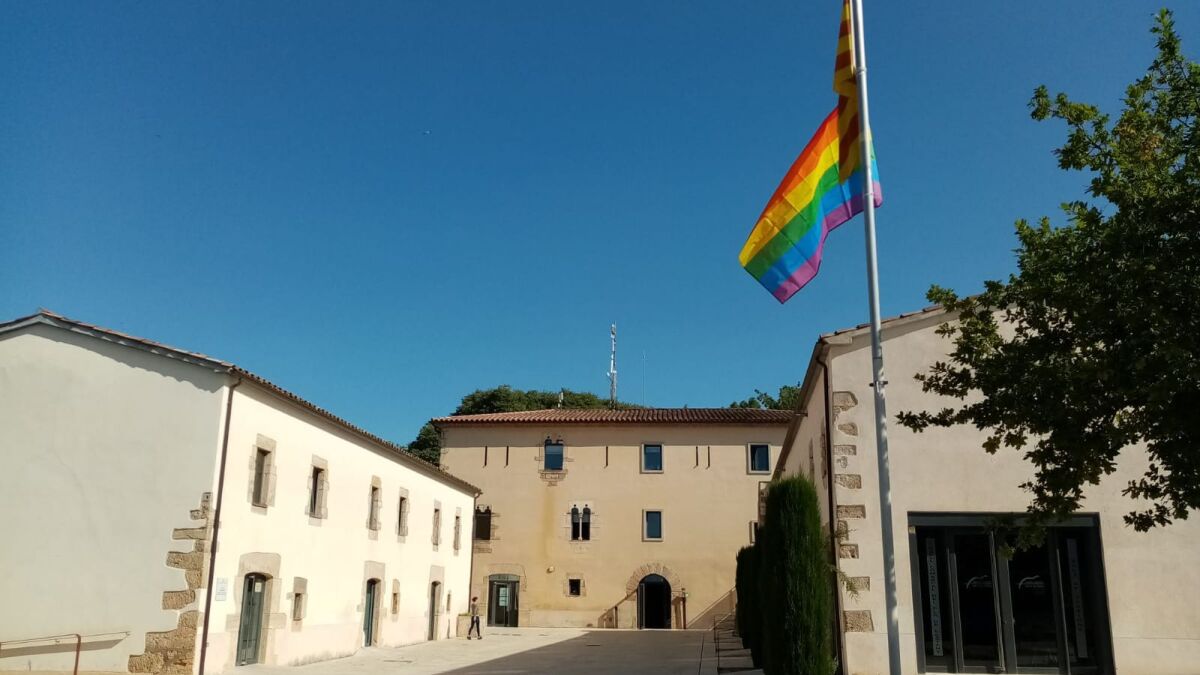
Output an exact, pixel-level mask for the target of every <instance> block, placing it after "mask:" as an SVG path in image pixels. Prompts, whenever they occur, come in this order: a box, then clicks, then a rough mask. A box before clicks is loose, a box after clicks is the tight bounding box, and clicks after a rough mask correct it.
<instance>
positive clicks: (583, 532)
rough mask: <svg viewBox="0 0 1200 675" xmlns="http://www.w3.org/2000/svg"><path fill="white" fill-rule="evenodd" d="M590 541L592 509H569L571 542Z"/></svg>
mask: <svg viewBox="0 0 1200 675" xmlns="http://www.w3.org/2000/svg"><path fill="white" fill-rule="evenodd" d="M591 539H592V507H590V506H585V507H583V510H580V509H579V507H578V506H572V507H571V541H590V540H591Z"/></svg>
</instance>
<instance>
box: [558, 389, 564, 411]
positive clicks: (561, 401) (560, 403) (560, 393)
mask: <svg viewBox="0 0 1200 675" xmlns="http://www.w3.org/2000/svg"><path fill="white" fill-rule="evenodd" d="M562 405H563V390H562V389H559V390H558V407H560V408H561V407H562Z"/></svg>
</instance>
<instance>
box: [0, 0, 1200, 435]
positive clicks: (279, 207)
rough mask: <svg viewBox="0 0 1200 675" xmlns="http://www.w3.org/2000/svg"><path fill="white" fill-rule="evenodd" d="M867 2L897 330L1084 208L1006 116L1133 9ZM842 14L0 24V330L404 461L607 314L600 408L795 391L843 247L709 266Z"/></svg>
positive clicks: (1100, 65) (1107, 95)
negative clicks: (768, 265)
mask: <svg viewBox="0 0 1200 675" xmlns="http://www.w3.org/2000/svg"><path fill="white" fill-rule="evenodd" d="M1174 4H1175V9H1176V10H1177V21H1178V25H1179V28H1180V30H1181V32H1182V33H1183V36H1184V40H1185V48H1186V49H1187V50H1188V52H1189V53H1191V54H1196V53H1197V51H1196V45H1197V43H1198V41H1200V7H1196V6H1195V4H1194V3H1182V2H1176V3H1174ZM647 5H650V6H649V7H648V6H647ZM866 5H867V9H866V11H867V22H866V29H867V40H868V56H869V65H870V75H871V80H870V81H871V94H872V97H871V111H872V115H873V121H874V132H875V138H876V150H877V154H878V159H879V166H880V171H881V174H882V180H883V185H884V191H885V195H886V202H885V204H884V207H883V209H882V210H880V212H879V227H880V231H879V247H880V248H879V254H880V267H881V269H880V272H881V281H882V300H883V308H884V312H885V314H895V313H899V312H902V311H908V310H912V309H917V308H919V307H922V306H924V305H925V300H924V292H925V290H926V289H927V288H928V286H929V285H930V284H931V283H935V282H936V283H940V284H944V285H949V286H952V287H955V288H957V289H960V290H963V291H973V290H977V289H978V288H979V286H980V283H981V282H982V281H983V280H984V279H986V278H995V277H1001V276H1003V275H1006V274H1008V273H1009V272H1010V271H1011V270H1012V269H1013V256H1012V252H1011V249H1012V248H1013V246H1014V238H1013V234H1012V223H1013V221H1014V219H1016V218H1018V217H1031V218H1032V217H1037V216H1040V215H1044V214H1057V205H1058V204H1059V203H1060V202H1062V201H1065V200H1068V199H1074V198H1078V197H1080V196H1081V195H1082V188H1083V186H1084V184H1085V180H1084V177H1082V176H1080V175H1078V174H1075V175H1072V174H1065V173H1063V172H1061V171H1059V170H1058V169H1057V167H1056V165H1055V162H1054V158H1053V157H1052V155H1051V150H1052V149H1053V147H1055V145H1056V144H1057V143H1058V142H1059V141H1060V140H1061V138H1062V137H1063V129H1062V128H1061V127H1060V126H1056V125H1052V124H1037V123H1035V122H1033V121H1031V120H1030V119H1029V117H1028V111H1027V108H1026V104H1027V102H1028V100H1029V97H1030V94H1031V92H1032V90H1033V88H1034V87H1035V86H1036V85H1037V84H1040V83H1046V84H1047V85H1049V86H1050V88H1051V89H1052V90H1064V89H1065V90H1067V91H1068V92H1070V93H1071V94H1073V95H1074V96H1076V97H1078V98H1081V99H1084V100H1091V101H1094V102H1097V103H1100V104H1102V105H1104V106H1108V107H1110V108H1111V107H1114V106H1115V104H1116V102H1117V99H1118V98H1119V96H1120V95H1121V93H1122V90H1123V87H1124V86H1125V85H1126V84H1127V83H1128V82H1130V81H1131V80H1132V79H1133V78H1135V77H1137V76H1138V75H1139V74H1140V73H1142V72H1144V70H1145V67H1146V65H1147V64H1148V63H1149V61H1150V59H1151V56H1152V52H1153V45H1152V40H1151V36H1150V35H1149V33H1148V29H1149V27H1150V24H1151V17H1152V15H1153V12H1154V10H1155V9H1156V8H1157V7H1159V6H1160V3H1158V2H1140V1H1138V2H1132V1H1131V2H1121V3H1096V2H1094V0H1091V1H1083V0H1076V1H1069V2H1068V1H1056V2H1044V1H1039V2H1034V1H1021V2H962V1H961V0H959V1H957V2H949V1H940V2H920V3H911V2H903V3H901V2H881V1H878V0H867V1H866ZM839 8H840V3H839V2H838V1H837V0H822V1H821V2H815V1H811V0H810V1H805V2H798V1H793V2H754V3H732V2H725V1H714V2H664V3H644V2H634V3H626V2H608V3H579V2H567V3H564V2H540V3H518V2H478V3H468V2H430V3H420V4H418V3H414V2H404V3H342V2H338V3H333V2H329V3H323V4H315V3H295V2H274V3H268V2H257V3H233V2H172V3H158V2H138V3H133V2H123V3H66V2H53V3H50V2H25V3H18V2H8V3H3V5H0V317H3V318H4V319H8V318H12V317H16V316H19V315H23V314H27V313H30V312H32V311H34V310H35V309H36V308H37V307H39V306H45V307H48V308H51V309H53V310H56V311H59V312H62V313H64V314H66V315H68V316H72V317H76V318H80V319H83V320H85V321H89V322H93V323H98V324H100V325H104V326H110V327H114V328H117V329H120V330H124V331H128V332H131V333H134V334H137V335H143V336H146V337H149V338H152V339H156V340H160V341H163V342H167V343H169V344H174V345H178V346H181V347H184V348H189V349H195V350H198V351H202V352H205V353H208V354H212V355H214V356H217V357H220V358H224V359H227V360H231V361H234V362H236V363H238V364H239V365H242V366H244V367H246V368H248V369H250V370H252V371H254V372H257V373H259V374H261V375H263V376H265V377H268V378H270V379H272V380H274V381H276V382H277V383H279V384H280V385H282V386H284V387H286V388H288V389H291V390H292V391H295V392H297V393H299V394H301V395H302V396H305V397H306V398H309V399H310V400H312V401H314V402H316V403H318V404H320V405H323V406H326V407H328V408H330V409H331V410H333V411H335V412H336V413H338V414H341V415H343V416H345V417H348V418H349V419H351V420H352V421H355V422H357V423H359V424H362V425H364V426H366V427H367V428H369V429H371V430H373V431H375V432H378V433H380V434H381V435H384V436H387V437H389V438H393V439H395V440H397V441H399V442H407V441H408V440H409V439H411V438H412V436H413V434H414V433H415V432H416V430H417V428H418V427H419V426H420V424H421V423H422V422H423V421H424V420H425V419H427V418H428V417H430V416H433V415H439V414H444V413H448V412H450V411H451V410H452V409H453V408H454V406H455V404H456V403H457V401H458V399H459V398H460V397H461V396H462V395H463V394H464V393H466V392H468V391H471V390H472V389H475V388H478V387H488V386H494V385H498V384H501V383H508V384H511V385H513V386H517V387H525V388H528V387H536V388H544V389H556V388H559V387H569V388H572V389H582V390H592V391H595V392H598V393H604V392H605V391H606V390H607V382H606V380H605V376H604V373H605V370H606V368H607V359H608V324H609V323H610V322H614V321H615V322H616V323H617V324H618V330H619V332H620V349H621V354H620V362H619V364H618V365H619V368H620V372H621V396H622V398H624V399H627V400H631V401H634V402H640V401H641V400H642V355H643V353H644V354H645V360H646V367H645V402H646V403H647V404H650V405H659V406H679V405H684V404H688V405H691V406H719V405H725V404H727V403H729V402H730V401H731V400H733V399H735V398H742V397H745V396H747V395H748V394H750V393H752V391H753V390H754V389H755V388H756V387H758V388H764V389H772V390H773V389H775V388H776V387H778V386H779V385H782V384H787V383H794V382H796V381H797V380H799V379H800V378H801V377H802V376H803V370H804V367H805V365H806V359H807V357H808V355H809V352H810V350H811V347H812V343H813V340H814V339H815V337H816V335H817V334H818V333H819V332H822V331H827V330H831V329H835V328H838V327H842V326H847V325H853V324H857V323H860V322H862V321H865V320H866V316H867V305H866V290H865V281H864V263H863V238H862V226H861V219H856V220H854V221H852V222H851V223H850V224H848V225H846V226H844V227H843V228H841V229H840V230H838V231H837V232H835V233H834V234H833V235H832V236H831V238H830V240H829V243H828V245H827V248H826V257H825V261H824V265H823V267H822V271H821V274H820V275H819V276H818V277H817V279H816V281H815V282H814V283H812V284H811V285H810V286H809V287H807V288H806V289H805V290H804V291H802V292H801V293H800V294H798V295H797V296H796V297H795V298H793V299H792V300H791V301H790V302H789V303H788V304H786V305H783V306H780V305H779V304H777V303H776V302H775V300H774V299H773V298H772V297H771V296H770V295H769V294H768V293H767V292H766V291H765V290H763V289H762V288H761V287H759V286H758V284H757V283H756V282H755V281H754V280H753V279H751V278H750V277H749V275H747V274H746V273H745V272H744V271H742V269H741V268H740V267H739V266H738V262H737V253H738V250H739V249H740V247H741V245H742V242H743V241H744V239H745V236H746V234H747V233H748V232H749V230H750V228H751V226H752V225H753V223H754V220H755V218H756V217H757V215H758V213H759V211H760V209H761V208H762V205H763V203H764V202H765V201H766V199H767V197H768V196H769V195H770V193H771V192H772V191H773V190H774V188H775V185H776V183H777V181H778V179H779V178H780V177H781V176H782V174H783V172H784V171H785V170H786V168H787V167H788V165H789V164H790V163H791V161H792V160H793V159H794V157H795V155H796V154H797V153H798V152H799V150H800V149H801V148H802V147H803V145H804V143H805V142H806V141H807V139H808V137H809V135H810V134H811V133H812V131H813V130H814V129H815V128H816V126H817V124H818V123H819V122H820V121H821V119H822V118H823V116H824V115H825V114H826V113H827V112H828V111H829V110H830V109H831V108H832V107H833V105H834V97H833V94H832V92H831V90H830V77H831V71H832V63H833V53H834V46H835V41H836V30H837V16H838V11H839ZM889 374H890V376H891V377H893V378H895V377H903V376H907V375H908V374H901V373H889Z"/></svg>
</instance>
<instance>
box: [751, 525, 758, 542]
mask: <svg viewBox="0 0 1200 675" xmlns="http://www.w3.org/2000/svg"><path fill="white" fill-rule="evenodd" d="M756 541H758V521H757V520H752V521H750V543H751V544H753V543H754V542H756Z"/></svg>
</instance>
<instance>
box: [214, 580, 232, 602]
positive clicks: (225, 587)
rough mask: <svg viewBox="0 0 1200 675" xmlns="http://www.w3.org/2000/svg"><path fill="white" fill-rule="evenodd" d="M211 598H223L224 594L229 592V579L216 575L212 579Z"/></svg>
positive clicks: (218, 599)
mask: <svg viewBox="0 0 1200 675" xmlns="http://www.w3.org/2000/svg"><path fill="white" fill-rule="evenodd" d="M213 581H214V582H215V583H214V584H213V600H217V601H220V600H224V599H225V595H226V594H227V593H228V592H229V579H226V578H225V577H217V578H216V579H213Z"/></svg>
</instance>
